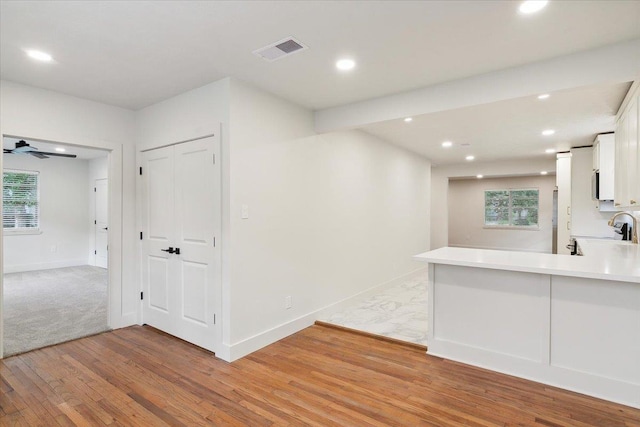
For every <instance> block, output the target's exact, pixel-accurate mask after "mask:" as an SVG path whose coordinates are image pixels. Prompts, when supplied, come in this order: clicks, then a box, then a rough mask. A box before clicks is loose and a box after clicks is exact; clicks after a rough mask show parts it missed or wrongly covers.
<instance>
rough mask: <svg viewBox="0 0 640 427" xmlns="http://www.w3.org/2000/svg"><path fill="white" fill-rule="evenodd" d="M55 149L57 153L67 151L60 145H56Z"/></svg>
mask: <svg viewBox="0 0 640 427" xmlns="http://www.w3.org/2000/svg"><path fill="white" fill-rule="evenodd" d="M56 151H57V152H58V153H64V152H65V151H67V150H65V149H64V148H62V147H56Z"/></svg>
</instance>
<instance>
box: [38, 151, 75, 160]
mask: <svg viewBox="0 0 640 427" xmlns="http://www.w3.org/2000/svg"><path fill="white" fill-rule="evenodd" d="M38 153H40V154H46V155H47V156H56V157H68V158H70V159H75V158H76V157H78V156H76V155H75V154H62V153H47V152H46V151H38Z"/></svg>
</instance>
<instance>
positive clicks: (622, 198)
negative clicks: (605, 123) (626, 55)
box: [614, 83, 640, 210]
mask: <svg viewBox="0 0 640 427" xmlns="http://www.w3.org/2000/svg"><path fill="white" fill-rule="evenodd" d="M639 88H640V84H638V83H636V84H634V85H633V86H632V87H631V90H630V92H629V96H628V97H627V98H626V99H627V100H628V102H627V103H626V105H625V106H624V107H623V109H622V110H621V112H620V114H619V116H618V120H617V122H616V133H615V135H616V136H615V190H614V207H616V208H618V209H619V210H623V209H629V210H640V148H639V146H638V145H639V143H638V140H639V138H640V128H639V127H638V123H639V122H640V108H639V107H638V104H639V102H640V89H639ZM623 105H624V103H623Z"/></svg>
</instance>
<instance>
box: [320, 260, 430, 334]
mask: <svg viewBox="0 0 640 427" xmlns="http://www.w3.org/2000/svg"><path fill="white" fill-rule="evenodd" d="M427 319H428V318H427V274H426V273H425V274H420V275H418V276H414V277H413V278H410V279H407V280H406V281H403V282H402V283H400V284H396V285H390V286H389V287H386V288H383V289H381V290H380V291H379V292H377V293H376V294H374V295H372V296H369V297H366V298H363V299H361V300H357V301H354V303H353V304H352V305H351V306H348V307H347V308H345V309H344V310H343V311H340V312H337V313H332V314H329V315H327V316H325V317H323V318H321V319H319V320H321V321H323V322H327V323H332V324H334V325H339V326H344V327H346V328H351V329H356V330H359V331H364V332H369V333H372V334H376V335H383V336H387V337H390V338H395V339H398V340H402V341H408V342H412V343H417V344H421V345H427V327H428V324H427Z"/></svg>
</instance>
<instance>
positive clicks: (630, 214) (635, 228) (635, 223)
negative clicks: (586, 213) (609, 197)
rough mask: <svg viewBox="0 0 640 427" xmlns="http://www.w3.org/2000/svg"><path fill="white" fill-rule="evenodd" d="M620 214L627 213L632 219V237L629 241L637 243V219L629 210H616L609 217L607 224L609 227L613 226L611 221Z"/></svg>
mask: <svg viewBox="0 0 640 427" xmlns="http://www.w3.org/2000/svg"><path fill="white" fill-rule="evenodd" d="M620 215H629V216H630V217H631V220H632V221H633V230H632V231H633V238H632V239H631V243H638V220H637V219H636V217H635V216H634V215H633V214H632V213H631V212H618V213H617V214H615V215H614V216H612V217H611V219H610V220H609V222H608V223H607V224H609V226H610V227H613V221H614V220H615V219H616V218H617V217H619V216H620Z"/></svg>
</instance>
